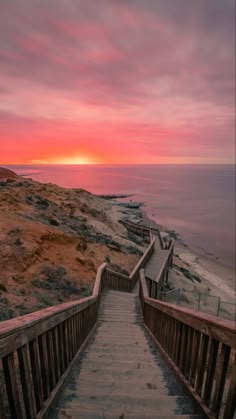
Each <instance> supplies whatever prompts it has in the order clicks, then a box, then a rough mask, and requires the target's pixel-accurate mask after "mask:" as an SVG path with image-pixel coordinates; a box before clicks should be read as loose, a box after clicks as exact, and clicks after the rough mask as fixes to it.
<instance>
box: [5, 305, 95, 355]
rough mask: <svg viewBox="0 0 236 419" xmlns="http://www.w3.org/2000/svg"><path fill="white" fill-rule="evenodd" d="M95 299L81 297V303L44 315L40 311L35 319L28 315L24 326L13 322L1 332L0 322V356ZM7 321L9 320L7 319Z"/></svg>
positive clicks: (14, 349) (40, 333) (33, 337)
mask: <svg viewBox="0 0 236 419" xmlns="http://www.w3.org/2000/svg"><path fill="white" fill-rule="evenodd" d="M96 299H97V297H94V298H93V297H88V299H86V301H84V299H83V300H81V301H82V302H81V303H80V302H77V303H76V304H74V305H73V306H72V307H71V306H69V308H68V307H67V308H66V309H65V310H64V309H63V310H62V311H61V312H60V311H56V313H53V312H50V315H48V314H47V315H44V313H41V314H42V317H41V319H40V317H37V320H36V319H35V320H34V321H32V319H31V317H30V318H29V322H28V324H24V326H21V327H18V326H16V327H15V326H14V324H13V325H11V328H10V330H8V331H7V332H6V331H5V330H4V331H3V333H2V332H1V330H2V324H0V358H2V357H4V356H5V355H7V354H8V353H10V352H14V351H16V350H17V349H18V348H19V347H21V346H23V345H25V344H26V343H28V342H29V341H31V340H33V339H35V338H36V337H37V336H40V335H42V334H43V333H45V332H47V331H48V330H51V329H52V328H53V327H55V326H57V325H58V324H60V323H62V322H63V321H64V320H66V319H69V318H70V317H71V316H73V315H74V314H76V313H78V312H80V311H83V310H84V309H86V307H88V306H89V305H90V304H94V302H95V301H96ZM52 308H53V307H52ZM46 310H48V309H46ZM42 311H44V310H42ZM29 316H31V315H29ZM24 317H25V316H24ZM7 322H11V320H7ZM4 323H5V322H4Z"/></svg>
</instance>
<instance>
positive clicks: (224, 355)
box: [212, 345, 230, 416]
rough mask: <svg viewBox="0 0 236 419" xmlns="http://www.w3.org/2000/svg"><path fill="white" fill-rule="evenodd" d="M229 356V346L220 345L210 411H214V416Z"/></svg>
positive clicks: (220, 397) (220, 400) (218, 406)
mask: <svg viewBox="0 0 236 419" xmlns="http://www.w3.org/2000/svg"><path fill="white" fill-rule="evenodd" d="M229 356H230V348H229V347H228V346H226V345H222V347H221V351H220V356H219V362H218V365H217V368H216V379H215V390H214V396H213V402H212V411H213V412H214V413H215V415H216V416H217V415H218V413H219V411H220V406H221V402H222V397H223V392H224V387H225V380H226V374H227V370H228V365H229Z"/></svg>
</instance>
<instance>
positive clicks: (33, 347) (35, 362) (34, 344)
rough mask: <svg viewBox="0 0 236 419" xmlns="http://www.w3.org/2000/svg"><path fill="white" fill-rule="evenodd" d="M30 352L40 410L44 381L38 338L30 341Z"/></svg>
mask: <svg viewBox="0 0 236 419" xmlns="http://www.w3.org/2000/svg"><path fill="white" fill-rule="evenodd" d="M29 352H30V362H31V370H32V378H33V389H34V395H35V402H36V407H37V411H39V410H40V409H41V407H42V405H43V383H42V376H41V368H40V358H39V346H38V339H37V338H36V339H34V340H33V341H31V342H30V343H29Z"/></svg>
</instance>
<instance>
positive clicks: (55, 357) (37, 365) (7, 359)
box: [0, 230, 155, 419]
mask: <svg viewBox="0 0 236 419" xmlns="http://www.w3.org/2000/svg"><path fill="white" fill-rule="evenodd" d="M148 234H149V238H150V241H151V242H150V244H149V246H148V247H147V249H146V250H145V252H144V254H143V255H142V257H141V258H140V259H139V261H138V263H137V265H136V266H135V268H134V269H133V271H132V272H131V274H130V275H129V276H126V275H123V274H120V273H119V272H115V271H112V270H110V269H108V268H107V265H106V263H104V264H102V265H101V266H100V267H99V268H98V270H97V275H96V280H95V283H94V287H93V293H92V296H91V297H87V298H83V299H81V300H77V301H73V302H69V303H63V304H60V305H58V306H53V307H49V308H46V309H44V310H40V311H37V312H34V313H31V314H27V315H25V316H21V317H18V318H16V319H11V320H7V321H4V322H1V323H0V384H1V383H3V387H2V388H4V390H3V392H4V394H1V389H0V417H1V418H4V411H5V410H6V411H7V413H10V415H11V417H12V418H14V419H15V418H16V419H18V418H19V419H21V418H25V417H27V418H36V417H37V418H38V419H39V418H41V417H43V416H44V414H45V412H46V411H47V409H48V407H49V406H50V404H51V403H52V400H53V398H54V397H55V395H56V393H57V392H58V390H59V388H60V387H61V385H62V384H63V382H64V380H65V378H66V376H67V375H68V373H69V371H70V369H71V367H72V365H73V362H74V360H75V358H76V357H77V356H79V354H80V351H81V350H82V348H83V347H84V345H85V344H86V341H87V340H88V338H89V336H90V334H91V333H92V332H93V330H94V328H95V326H96V322H97V315H98V308H99V302H100V296H101V292H102V291H103V289H104V288H110V289H117V290H119V291H131V289H132V288H133V286H134V285H135V283H136V281H137V280H138V277H139V269H140V268H141V267H143V266H144V265H145V263H146V262H147V260H148V259H149V258H150V256H151V254H152V252H153V248H154V243H155V238H152V235H151V233H150V231H149V230H148ZM1 360H2V361H1ZM1 363H2V367H1ZM6 396H7V397H6ZM6 404H7V406H6Z"/></svg>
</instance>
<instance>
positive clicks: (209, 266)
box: [142, 212, 236, 304]
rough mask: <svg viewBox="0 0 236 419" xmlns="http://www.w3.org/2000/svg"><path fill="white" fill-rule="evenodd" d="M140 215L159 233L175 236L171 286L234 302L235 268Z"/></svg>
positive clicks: (148, 217) (235, 298)
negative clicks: (194, 247) (193, 246)
mask: <svg viewBox="0 0 236 419" xmlns="http://www.w3.org/2000/svg"><path fill="white" fill-rule="evenodd" d="M142 215H143V221H142V223H143V224H146V225H150V226H152V227H156V228H159V229H160V230H161V232H162V233H163V235H168V234H169V235H171V236H175V237H173V238H174V239H175V246H174V266H173V270H172V271H171V273H170V285H171V289H174V288H184V289H186V290H191V291H193V290H197V291H199V292H202V293H206V294H209V295H211V296H215V297H220V298H221V299H222V301H224V302H229V303H233V304H235V302H236V291H235V271H234V269H233V268H230V267H227V266H225V265H223V264H221V263H220V262H219V260H218V259H216V258H215V257H214V255H212V256H211V255H209V252H207V250H202V252H197V251H196V250H195V249H193V248H191V247H190V246H189V245H188V244H187V243H185V242H183V241H182V240H181V236H180V235H179V234H178V232H176V231H173V230H169V229H168V228H166V227H165V226H162V225H160V224H158V223H157V222H156V221H155V220H154V219H152V218H151V217H150V216H149V215H147V214H146V213H145V212H142ZM170 233H173V234H170ZM195 278H198V280H196V279H195Z"/></svg>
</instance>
